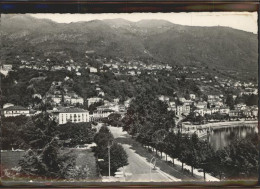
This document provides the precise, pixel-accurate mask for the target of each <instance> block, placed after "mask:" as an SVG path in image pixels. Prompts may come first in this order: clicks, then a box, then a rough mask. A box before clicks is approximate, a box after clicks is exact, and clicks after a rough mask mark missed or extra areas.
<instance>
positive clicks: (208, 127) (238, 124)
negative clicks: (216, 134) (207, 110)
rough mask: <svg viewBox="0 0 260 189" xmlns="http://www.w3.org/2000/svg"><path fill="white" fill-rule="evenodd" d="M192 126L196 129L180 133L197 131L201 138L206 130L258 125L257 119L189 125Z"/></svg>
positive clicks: (204, 135) (205, 134) (205, 133)
mask: <svg viewBox="0 0 260 189" xmlns="http://www.w3.org/2000/svg"><path fill="white" fill-rule="evenodd" d="M190 126H192V127H196V129H192V130H189V131H184V130H183V131H182V133H188V134H192V133H194V132H196V133H197V135H198V137H199V138H200V139H203V138H205V137H206V136H207V131H208V130H210V131H212V130H220V129H226V128H235V127H258V120H257V121H232V122H217V123H207V124H204V125H190Z"/></svg>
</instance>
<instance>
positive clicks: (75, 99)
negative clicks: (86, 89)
mask: <svg viewBox="0 0 260 189" xmlns="http://www.w3.org/2000/svg"><path fill="white" fill-rule="evenodd" d="M64 102H67V103H69V104H72V105H76V104H81V105H82V104H83V103H84V99H83V98H82V97H80V96H78V95H77V94H75V93H68V94H67V95H65V96H64Z"/></svg>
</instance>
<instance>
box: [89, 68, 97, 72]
mask: <svg viewBox="0 0 260 189" xmlns="http://www.w3.org/2000/svg"><path fill="white" fill-rule="evenodd" d="M89 71H90V73H97V68H95V67H89Z"/></svg>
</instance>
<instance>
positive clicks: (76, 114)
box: [53, 107, 89, 124]
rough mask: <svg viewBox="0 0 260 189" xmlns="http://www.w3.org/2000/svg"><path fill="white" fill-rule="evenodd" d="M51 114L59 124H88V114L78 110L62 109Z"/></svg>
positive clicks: (85, 111)
mask: <svg viewBox="0 0 260 189" xmlns="http://www.w3.org/2000/svg"><path fill="white" fill-rule="evenodd" d="M53 113H54V115H55V116H56V118H57V119H58V123H59V124H66V123H68V122H72V123H81V122H89V112H88V111H87V110H83V109H80V108H72V107H68V108H62V109H60V110H57V111H55V112H53Z"/></svg>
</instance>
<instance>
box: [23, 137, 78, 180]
mask: <svg viewBox="0 0 260 189" xmlns="http://www.w3.org/2000/svg"><path fill="white" fill-rule="evenodd" d="M58 149H59V145H58V141H57V139H55V138H54V139H53V140H52V141H51V142H50V143H48V144H47V145H46V146H45V147H44V148H43V149H42V150H33V149H29V150H27V151H26V152H25V154H24V156H23V157H22V159H21V160H20V161H19V165H20V166H21V171H20V173H22V174H26V175H27V176H33V177H35V176H36V177H42V178H49V179H59V178H71V177H70V175H69V170H70V169H72V168H74V167H75V157H74V156H71V155H70V154H62V155H60V153H59V150H58Z"/></svg>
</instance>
